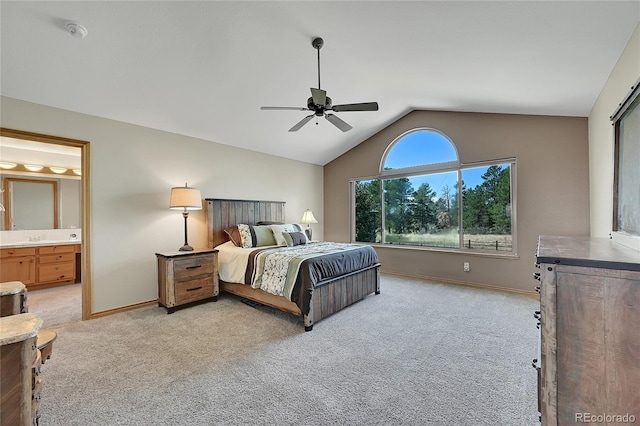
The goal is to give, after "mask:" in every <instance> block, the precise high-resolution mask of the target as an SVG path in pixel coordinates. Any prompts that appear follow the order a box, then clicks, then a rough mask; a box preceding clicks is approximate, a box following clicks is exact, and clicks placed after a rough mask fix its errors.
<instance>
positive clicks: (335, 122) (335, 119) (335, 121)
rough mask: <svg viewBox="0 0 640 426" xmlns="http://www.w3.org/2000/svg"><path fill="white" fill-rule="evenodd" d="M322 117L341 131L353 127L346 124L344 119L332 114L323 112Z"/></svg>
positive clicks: (346, 130)
mask: <svg viewBox="0 0 640 426" xmlns="http://www.w3.org/2000/svg"><path fill="white" fill-rule="evenodd" d="M324 118H326V119H327V120H329V122H331V124H333V125H334V126H336V127H337V128H338V129H340V130H342V131H343V132H348V131H349V130H351V129H353V127H351V126H350V125H348V124H347V123H345V122H344V121H342V120H341V119H339V118H338V117H337V116H335V115H333V114H325V115H324Z"/></svg>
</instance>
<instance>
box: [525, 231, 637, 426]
mask: <svg viewBox="0 0 640 426" xmlns="http://www.w3.org/2000/svg"><path fill="white" fill-rule="evenodd" d="M537 266H538V267H539V268H540V270H539V272H537V273H536V274H534V275H535V276H536V278H538V279H539V280H540V288H539V290H540V311H539V312H536V313H534V316H536V318H538V319H539V326H540V337H541V341H540V343H541V345H540V355H539V357H538V358H537V359H535V360H534V366H535V367H537V368H538V369H539V371H538V373H539V374H538V378H539V383H538V398H539V409H540V414H541V421H542V424H543V425H544V426H547V425H549V426H555V425H574V424H582V423H590V424H594V425H609V424H621V423H633V422H640V253H639V252H637V251H634V250H631V249H629V248H626V247H624V246H622V245H619V244H617V243H614V242H612V241H611V240H609V239H591V238H578V237H555V236H541V237H540V239H539V241H538V250H537Z"/></svg>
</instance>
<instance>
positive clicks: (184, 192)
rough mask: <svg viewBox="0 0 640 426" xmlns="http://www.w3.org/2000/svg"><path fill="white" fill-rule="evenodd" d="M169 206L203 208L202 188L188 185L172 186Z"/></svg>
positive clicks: (188, 208) (171, 207) (172, 207)
mask: <svg viewBox="0 0 640 426" xmlns="http://www.w3.org/2000/svg"><path fill="white" fill-rule="evenodd" d="M169 208H170V209H174V210H179V209H186V210H202V196H201V195H200V190H199V189H195V188H189V187H188V186H178V187H175V188H171V202H170V203H169Z"/></svg>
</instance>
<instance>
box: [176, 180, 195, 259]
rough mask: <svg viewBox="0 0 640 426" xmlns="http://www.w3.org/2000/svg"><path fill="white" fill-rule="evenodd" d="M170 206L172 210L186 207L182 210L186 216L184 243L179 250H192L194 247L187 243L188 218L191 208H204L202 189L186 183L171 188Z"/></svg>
mask: <svg viewBox="0 0 640 426" xmlns="http://www.w3.org/2000/svg"><path fill="white" fill-rule="evenodd" d="M169 208H170V209H172V210H180V209H184V210H183V212H182V217H184V245H183V246H182V247H180V248H179V249H178V250H179V251H192V250H193V247H191V246H190V245H189V244H188V243H187V218H188V217H189V210H202V195H200V190H199V189H195V188H189V187H188V186H187V184H186V183H185V184H184V186H179V187H175V188H171V201H170V202H169Z"/></svg>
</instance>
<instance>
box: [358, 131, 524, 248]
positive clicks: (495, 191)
mask: <svg viewBox="0 0 640 426" xmlns="http://www.w3.org/2000/svg"><path fill="white" fill-rule="evenodd" d="M449 143H450V142H449ZM423 164H424V162H423ZM387 170H388V169H387ZM394 172H395V170H394ZM511 188H512V163H511V162H501V163H497V164H488V165H483V166H479V167H467V168H458V169H457V170H454V171H445V172H438V171H437V170H435V171H434V172H430V173H424V174H420V175H414V176H400V177H396V176H394V177H393V178H384V177H381V178H380V179H368V180H360V181H356V182H354V198H355V199H354V202H355V239H356V241H359V242H369V243H383V244H399V245H412V246H425V247H434V248H450V249H461V248H462V249H471V250H492V251H502V252H505V251H506V252H511V251H512V250H513V245H512V242H513V241H512V212H511V205H512V204H511V203H512V194H511ZM382 213H384V214H382ZM460 214H462V220H461V219H460Z"/></svg>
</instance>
